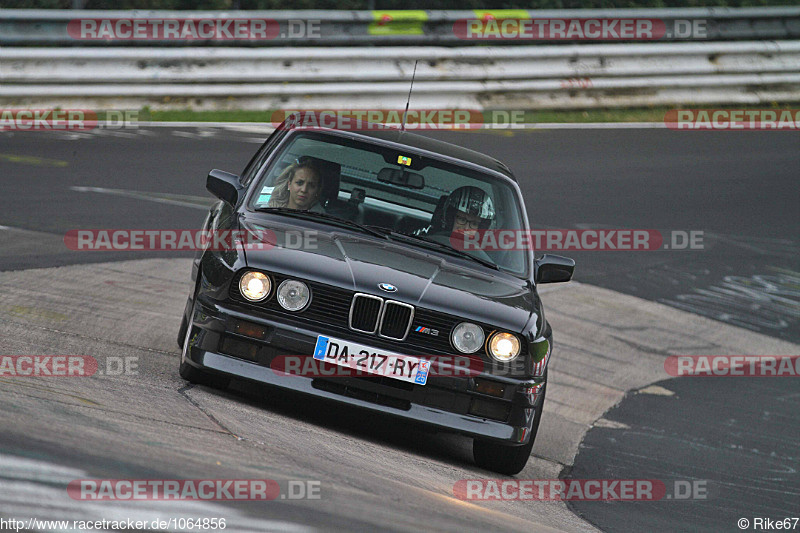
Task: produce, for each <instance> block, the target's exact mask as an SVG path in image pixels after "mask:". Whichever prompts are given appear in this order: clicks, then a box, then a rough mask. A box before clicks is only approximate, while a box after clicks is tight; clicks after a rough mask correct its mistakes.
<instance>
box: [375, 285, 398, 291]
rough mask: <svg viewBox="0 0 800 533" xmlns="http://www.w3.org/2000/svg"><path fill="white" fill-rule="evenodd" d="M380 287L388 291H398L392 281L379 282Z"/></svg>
mask: <svg viewBox="0 0 800 533" xmlns="http://www.w3.org/2000/svg"><path fill="white" fill-rule="evenodd" d="M378 288H379V289H380V290H382V291H386V292H397V287H395V286H394V285H392V284H391V283H379V284H378Z"/></svg>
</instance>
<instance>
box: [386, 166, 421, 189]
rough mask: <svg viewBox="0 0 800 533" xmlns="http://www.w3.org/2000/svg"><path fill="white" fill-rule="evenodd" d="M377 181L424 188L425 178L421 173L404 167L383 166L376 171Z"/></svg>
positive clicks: (412, 187)
mask: <svg viewBox="0 0 800 533" xmlns="http://www.w3.org/2000/svg"><path fill="white" fill-rule="evenodd" d="M378 181H382V182H384V183H391V184H392V185H397V186H399V187H408V188H409V189H424V188H425V178H424V177H423V176H422V174H417V173H416V172H409V171H407V170H404V169H399V168H391V167H385V168H382V169H381V171H380V172H378Z"/></svg>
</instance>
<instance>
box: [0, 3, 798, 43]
mask: <svg viewBox="0 0 800 533" xmlns="http://www.w3.org/2000/svg"><path fill="white" fill-rule="evenodd" d="M187 17H188V18H191V19H195V20H198V19H213V20H232V19H242V20H249V21H253V20H263V21H267V24H268V27H269V31H268V32H267V34H264V36H263V38H257V39H244V40H241V39H235V38H229V37H226V35H225V34H223V35H222V37H221V38H207V39H206V38H202V34H201V35H200V36H195V37H192V36H191V35H189V36H188V38H175V39H171V38H169V39H163V38H142V39H132V40H128V39H126V38H124V37H120V35H117V34H114V31H113V29H112V32H111V33H105V34H104V33H102V32H101V33H99V34H98V35H105V37H102V36H101V37H99V38H97V39H89V40H87V39H82V38H80V35H76V33H75V32H76V28H78V29H79V28H80V23H79V19H85V20H88V19H102V20H117V19H126V20H133V19H141V20H143V21H150V22H153V21H156V22H158V21H163V20H166V19H185V18H187ZM505 18H516V19H520V20H524V19H537V20H540V21H541V20H547V19H550V20H555V19H569V20H572V19H584V20H585V19H626V20H627V19H651V20H655V21H661V23H663V25H664V31H663V32H661V33H660V34H659V36H658V37H656V39H657V40H660V41H678V40H685V39H686V38H691V39H699V40H708V41H730V40H735V41H736V40H738V41H741V40H764V39H769V40H784V39H798V38H800V7H794V6H789V7H760V8H686V9H599V10H598V9H594V10H582V9H581V10H547V11H534V10H475V11H466V10H465V11H230V12H220V11H209V12H197V11H191V12H186V11H99V10H17V9H13V10H12V9H5V10H3V9H0V45H13V46H23V45H34V46H41V45H54V46H55V45H58V46H65V45H67V46H68V45H78V46H107V45H108V44H113V45H115V46H116V45H121V46H128V45H130V46H143V45H144V46H149V45H154V46H165V45H169V46H171V45H175V46H203V45H211V46H242V45H247V46H271V47H275V46H329V45H333V46H348V45H355V46H363V45H389V46H391V45H399V44H403V45H447V46H467V45H472V44H480V43H485V42H486V41H482V40H468V39H464V38H462V37H463V36H462V37H460V36H459V35H458V31H455V28H456V25H457V24H459V21H461V22H463V21H466V20H476V19H477V20H488V19H496V20H499V19H505ZM71 21H72V26H70V22H71ZM686 22H688V23H689V27H692V24H694V23H695V22H697V23H701V25H702V32H700V33H697V32H694V33H692V32H689V34H687V33H686V31H685V28H686V27H687V26H686ZM124 28H125V30H126V31H125V32H123V33H124V34H127V33H126V32H127V30H129V29H131V27H130V26H125V27H124ZM681 28H683V29H684V30H681ZM111 34H114V38H113V39H112V40H108V37H109V35H111ZM573 37H575V35H573ZM537 40H538V41H545V42H548V41H551V42H552V39H550V40H549V39H547V38H541V39H537ZM567 40H569V39H567ZM493 42H495V43H496V42H500V41H493ZM531 42H532V41H531V40H525V39H512V40H503V41H502V43H503V44H530V43H531Z"/></svg>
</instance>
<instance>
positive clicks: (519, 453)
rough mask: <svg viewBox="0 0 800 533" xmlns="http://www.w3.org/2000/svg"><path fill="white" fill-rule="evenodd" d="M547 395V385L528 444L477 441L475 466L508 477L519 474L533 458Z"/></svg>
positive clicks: (474, 442)
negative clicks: (511, 444)
mask: <svg viewBox="0 0 800 533" xmlns="http://www.w3.org/2000/svg"><path fill="white" fill-rule="evenodd" d="M546 394H547V385H545V387H544V392H543V393H542V399H541V400H540V401H539V408H538V409H537V411H536V414H535V415H534V417H533V427H531V436H530V438H529V439H528V443H527V444H524V445H522V446H509V445H507V444H500V443H497V442H494V441H486V440H480V439H475V440H474V441H473V442H472V457H473V459H474V460H475V464H477V465H478V466H480V467H481V468H485V469H487V470H492V471H493V472H497V473H499V474H505V475H507V476H513V475H515V474H519V473H520V472H521V471H522V469H523V468H525V465H526V464H527V463H528V459H529V458H530V456H531V451H533V443H534V441H535V440H536V434H537V433H538V432H539V423H540V422H541V420H542V410H543V408H544V398H545V395H546Z"/></svg>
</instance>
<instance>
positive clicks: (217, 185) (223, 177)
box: [206, 169, 242, 206]
mask: <svg viewBox="0 0 800 533" xmlns="http://www.w3.org/2000/svg"><path fill="white" fill-rule="evenodd" d="M206 189H208V190H209V192H210V193H211V194H213V195H214V196H216V197H217V198H219V199H220V200H222V201H223V202H225V203H228V204H230V205H231V206H236V204H238V203H239V193H240V192H241V191H242V184H241V182H239V176H237V175H236V174H231V173H230V172H225V171H223V170H217V169H214V170H212V171H211V172H209V173H208V179H207V180H206Z"/></svg>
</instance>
